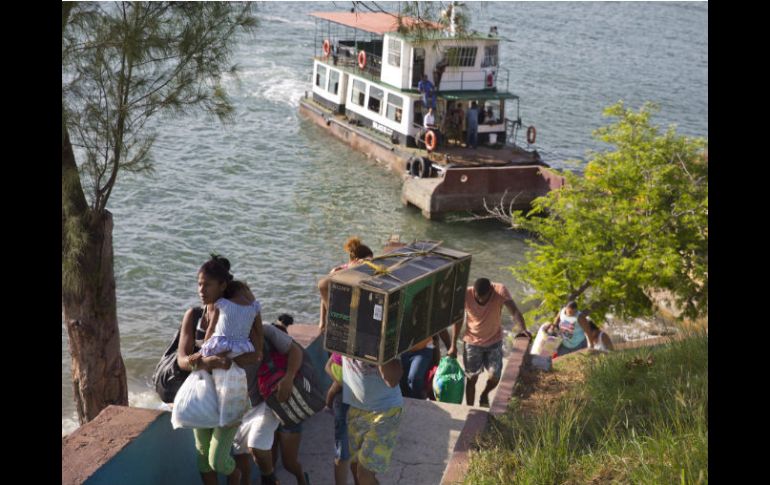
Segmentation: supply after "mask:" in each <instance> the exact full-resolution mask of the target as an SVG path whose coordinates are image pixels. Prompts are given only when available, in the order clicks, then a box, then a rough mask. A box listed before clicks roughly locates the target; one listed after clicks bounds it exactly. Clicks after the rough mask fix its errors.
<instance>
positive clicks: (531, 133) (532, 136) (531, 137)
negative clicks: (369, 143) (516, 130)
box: [527, 126, 537, 145]
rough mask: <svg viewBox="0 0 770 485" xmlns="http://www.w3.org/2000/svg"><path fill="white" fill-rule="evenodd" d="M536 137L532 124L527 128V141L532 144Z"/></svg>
mask: <svg viewBox="0 0 770 485" xmlns="http://www.w3.org/2000/svg"><path fill="white" fill-rule="evenodd" d="M536 139H537V130H536V129H535V127H534V126H530V127H529V128H527V143H529V144H530V145H532V144H533V143H535V140H536Z"/></svg>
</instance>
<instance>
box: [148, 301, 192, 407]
mask: <svg viewBox="0 0 770 485" xmlns="http://www.w3.org/2000/svg"><path fill="white" fill-rule="evenodd" d="M192 310H193V320H194V321H195V322H197V321H198V320H200V319H201V317H202V316H203V308H202V307H195V308H193V309H192ZM196 328H197V325H196ZM181 330H182V329H181V328H179V329H177V331H176V334H175V335H174V339H173V340H172V341H171V345H169V346H168V348H167V349H166V351H165V352H164V353H163V357H161V358H160V362H158V365H156V366H155V372H153V374H152V382H153V383H154V384H155V392H157V393H158V396H159V397H160V400H161V401H163V402H165V403H172V402H174V397H175V396H176V393H177V391H179V388H180V387H181V386H182V384H183V383H184V381H185V379H187V376H189V375H190V372H188V371H186V370H182V369H181V368H180V367H179V364H177V362H176V352H177V349H178V348H179V334H180V332H181ZM198 350H200V349H198V347H195V348H194V349H193V352H197V351H198Z"/></svg>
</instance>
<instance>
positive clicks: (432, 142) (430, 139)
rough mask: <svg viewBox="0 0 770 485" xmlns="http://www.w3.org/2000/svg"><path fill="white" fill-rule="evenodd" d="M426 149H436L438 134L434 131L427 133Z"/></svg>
mask: <svg viewBox="0 0 770 485" xmlns="http://www.w3.org/2000/svg"><path fill="white" fill-rule="evenodd" d="M425 148H427V149H428V150H431V151H433V149H435V148H436V134H435V133H433V130H428V132H427V133H425Z"/></svg>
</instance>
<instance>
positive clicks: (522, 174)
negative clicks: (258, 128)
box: [299, 98, 564, 219]
mask: <svg viewBox="0 0 770 485" xmlns="http://www.w3.org/2000/svg"><path fill="white" fill-rule="evenodd" d="M299 111H300V114H302V115H303V116H305V117H306V118H307V119H309V120H311V121H313V122H314V123H316V124H317V125H318V126H320V127H322V128H324V129H326V130H328V131H329V133H330V134H331V135H333V136H335V137H336V138H338V139H340V140H342V141H344V142H345V143H347V144H349V145H350V146H351V147H353V148H354V149H355V150H358V151H360V152H362V153H364V154H366V155H367V156H368V157H370V158H374V159H375V160H376V161H377V162H378V163H380V164H383V165H385V166H386V167H387V168H388V169H389V170H391V171H392V172H394V173H396V174H398V175H399V176H400V177H401V178H402V180H403V187H402V193H401V202H402V203H403V204H404V205H410V204H411V205H414V206H416V207H417V208H418V209H420V211H421V212H422V215H423V216H424V217H426V218H428V219H439V218H442V217H443V216H445V215H446V214H448V213H452V212H466V211H472V212H484V211H486V208H490V209H491V208H493V207H495V206H499V205H500V204H503V205H504V206H505V207H506V208H508V207H511V208H512V209H514V210H526V209H527V208H529V207H530V206H531V203H532V201H533V200H534V199H535V198H537V197H540V196H543V195H546V194H547V193H548V192H549V191H550V190H554V189H557V188H559V187H562V186H563V185H564V177H562V176H561V175H558V174H557V173H555V172H553V171H552V170H550V169H549V168H547V167H545V166H543V165H544V164H542V162H539V160H538V161H535V160H533V163H531V164H528V163H526V162H525V163H522V164H517V165H509V164H505V165H502V164H496V165H491V164H490V165H484V164H481V165H480V166H455V165H454V164H448V165H443V166H442V167H441V170H440V173H439V176H437V177H415V176H412V175H410V174H409V172H408V170H407V165H408V163H409V161H410V160H413V159H414V157H418V156H422V157H426V156H427V152H425V150H419V149H413V148H408V147H405V146H403V145H398V144H394V143H392V142H390V141H387V140H383V139H381V138H380V137H378V136H376V135H374V134H370V133H367V131H366V130H365V129H362V128H360V127H359V126H356V125H354V124H352V123H349V122H348V120H347V119H346V118H344V117H342V116H340V115H336V116H335V113H334V112H332V111H330V110H328V109H325V108H324V107H322V106H320V105H318V104H316V103H314V102H312V101H310V100H309V99H307V98H305V99H302V100H300V107H299Z"/></svg>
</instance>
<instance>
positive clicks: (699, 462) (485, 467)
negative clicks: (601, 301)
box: [465, 333, 708, 485]
mask: <svg viewBox="0 0 770 485" xmlns="http://www.w3.org/2000/svg"><path fill="white" fill-rule="evenodd" d="M560 375H561V377H562V380H564V379H563V377H564V376H566V375H569V376H571V377H572V382H573V384H572V385H571V386H570V388H569V390H568V391H566V392H564V393H562V394H561V395H560V396H559V397H558V398H556V399H554V400H553V401H550V402H549V401H547V400H545V401H543V402H542V403H539V404H538V406H532V403H531V402H529V403H528V402H526V400H516V399H515V400H514V401H512V402H511V404H510V405H509V409H508V412H507V414H506V415H505V416H504V417H503V418H502V419H499V420H497V421H496V422H495V424H494V425H493V426H492V427H491V429H489V430H488V431H487V433H486V434H485V435H484V437H483V438H482V440H481V443H480V444H481V449H480V450H479V451H478V452H475V453H473V455H472V456H471V460H470V466H469V473H468V475H467V477H466V480H465V483H466V484H474V485H475V484H503V483H505V484H509V483H521V484H548V485H554V484H587V483H588V484H591V483H593V484H599V483H624V484H625V483H635V484H650V485H653V484H655V485H657V484H663V483H665V484H705V483H708V468H707V467H708V336H707V335H705V334H703V333H700V334H696V335H692V336H690V337H689V338H686V339H683V340H680V341H676V342H672V343H669V344H666V345H663V346H660V347H656V348H642V349H636V350H627V351H622V352H616V353H612V354H610V355H605V356H596V355H594V356H591V355H587V354H578V355H572V356H565V357H564V358H561V359H557V361H556V365H555V371H554V373H553V374H552V375H549V376H545V375H539V376H538V377H536V379H535V380H543V379H546V377H547V378H548V379H552V380H553V379H556V380H558V379H559V378H560ZM575 376H577V378H574V377H575Z"/></svg>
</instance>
